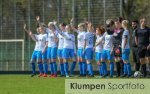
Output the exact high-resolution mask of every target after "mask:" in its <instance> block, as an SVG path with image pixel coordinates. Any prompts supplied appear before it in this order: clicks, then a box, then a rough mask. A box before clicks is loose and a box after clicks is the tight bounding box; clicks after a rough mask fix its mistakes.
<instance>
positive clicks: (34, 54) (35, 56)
mask: <svg viewBox="0 0 150 94" xmlns="http://www.w3.org/2000/svg"><path fill="white" fill-rule="evenodd" d="M24 30H25V31H26V32H27V33H28V35H29V36H30V37H31V38H32V40H33V41H35V42H36V44H35V48H34V51H33V53H32V56H31V61H30V62H31V68H32V75H31V77H33V76H35V75H36V71H35V68H36V65H35V62H36V61H37V52H38V42H37V41H36V39H35V37H34V36H37V35H38V34H32V32H31V31H29V30H27V28H26V24H25V25H24ZM37 33H38V27H37Z"/></svg>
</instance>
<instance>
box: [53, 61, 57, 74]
mask: <svg viewBox="0 0 150 94" xmlns="http://www.w3.org/2000/svg"><path fill="white" fill-rule="evenodd" d="M53 69H54V74H57V64H56V62H53Z"/></svg>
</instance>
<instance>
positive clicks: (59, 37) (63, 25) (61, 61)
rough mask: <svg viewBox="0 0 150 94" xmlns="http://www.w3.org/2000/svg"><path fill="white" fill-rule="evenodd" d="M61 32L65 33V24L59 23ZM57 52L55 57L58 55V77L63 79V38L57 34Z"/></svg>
mask: <svg viewBox="0 0 150 94" xmlns="http://www.w3.org/2000/svg"><path fill="white" fill-rule="evenodd" d="M59 27H60V30H61V32H65V27H66V24H65V23H61V24H60V25H59ZM58 40H59V41H58V50H57V55H58V60H59V64H60V73H61V75H60V77H64V76H65V71H64V64H63V58H62V54H63V53H62V52H63V45H64V37H63V36H62V35H61V34H58Z"/></svg>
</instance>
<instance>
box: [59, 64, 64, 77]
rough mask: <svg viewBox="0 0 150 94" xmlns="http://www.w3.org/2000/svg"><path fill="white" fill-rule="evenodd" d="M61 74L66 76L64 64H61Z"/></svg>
mask: <svg viewBox="0 0 150 94" xmlns="http://www.w3.org/2000/svg"><path fill="white" fill-rule="evenodd" d="M60 72H61V75H65V71H64V64H63V63H62V64H60Z"/></svg>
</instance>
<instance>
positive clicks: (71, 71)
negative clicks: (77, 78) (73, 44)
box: [70, 61, 76, 75]
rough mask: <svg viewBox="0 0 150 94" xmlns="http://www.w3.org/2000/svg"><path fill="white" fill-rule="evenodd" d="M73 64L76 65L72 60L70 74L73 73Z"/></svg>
mask: <svg viewBox="0 0 150 94" xmlns="http://www.w3.org/2000/svg"><path fill="white" fill-rule="evenodd" d="M75 66H76V62H75V61H74V62H72V64H71V69H70V75H73V72H74V69H75Z"/></svg>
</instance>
